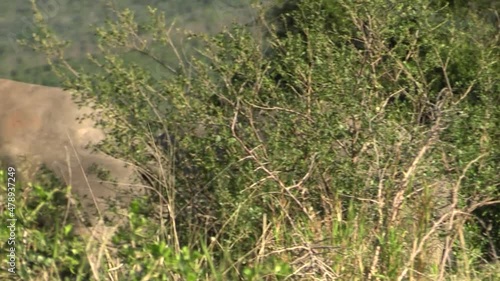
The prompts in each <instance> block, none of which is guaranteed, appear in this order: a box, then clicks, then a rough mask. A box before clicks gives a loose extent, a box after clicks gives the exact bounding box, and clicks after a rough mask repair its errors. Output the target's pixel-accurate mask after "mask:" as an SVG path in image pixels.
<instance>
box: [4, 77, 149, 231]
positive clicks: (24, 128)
mask: <svg viewBox="0 0 500 281" xmlns="http://www.w3.org/2000/svg"><path fill="white" fill-rule="evenodd" d="M93 112H94V113H95V112H96V110H94V109H92V108H90V107H89V106H83V107H81V108H80V107H79V106H78V105H77V104H76V103H75V102H74V101H73V99H72V95H71V93H69V92H66V91H64V90H62V89H60V88H55V87H47V86H41V85H33V84H27V83H22V82H17V81H11V80H5V79H0V162H2V163H3V165H4V166H8V165H13V166H15V167H18V170H20V173H19V175H21V176H22V177H24V178H25V179H23V180H24V181H25V182H26V181H31V180H32V179H33V177H34V175H35V174H36V172H37V171H38V170H39V168H40V167H41V165H42V164H44V165H45V167H47V168H49V169H50V170H52V171H53V172H54V173H55V175H57V176H58V177H59V178H60V179H61V180H62V182H63V183H65V184H68V185H71V186H72V190H73V191H74V193H76V195H77V197H79V198H80V203H81V205H82V209H83V214H84V216H83V217H84V218H85V221H86V223H90V224H91V225H94V224H96V222H97V221H98V220H99V219H100V218H106V219H109V220H112V221H115V220H117V219H119V218H120V217H121V216H116V215H113V214H114V212H110V211H109V210H110V208H111V207H112V205H115V204H116V206H117V207H118V209H120V208H121V209H123V208H126V207H127V205H128V204H129V203H130V200H131V198H133V197H134V196H135V195H137V194H142V191H140V188H138V187H137V186H134V185H135V183H136V182H138V178H139V177H138V175H137V173H136V170H135V169H134V168H133V167H131V166H130V165H128V166H127V165H126V163H125V162H124V161H122V160H119V159H116V158H114V157H111V156H109V155H106V154H104V153H102V152H96V151H93V150H92V149H91V148H89V147H88V145H89V144H96V143H98V142H100V141H102V140H103V139H104V138H105V133H104V131H103V130H102V129H98V128H96V126H95V125H94V124H95V122H94V121H92V120H90V119H83V120H78V119H79V118H80V117H82V116H83V115H84V114H89V113H93ZM94 164H96V165H98V167H101V168H103V169H106V170H108V171H109V173H110V175H111V177H112V178H113V179H115V181H113V182H111V181H102V180H101V179H100V178H98V177H97V175H95V174H92V173H90V170H91V167H93V166H94ZM78 227H80V228H81V227H83V225H82V224H81V221H80V222H77V229H78ZM77 231H78V230H77Z"/></svg>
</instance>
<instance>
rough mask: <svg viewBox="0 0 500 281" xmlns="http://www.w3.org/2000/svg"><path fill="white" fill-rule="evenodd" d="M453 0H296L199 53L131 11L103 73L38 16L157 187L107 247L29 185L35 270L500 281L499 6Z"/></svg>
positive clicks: (115, 146) (72, 73) (115, 151)
mask: <svg viewBox="0 0 500 281" xmlns="http://www.w3.org/2000/svg"><path fill="white" fill-rule="evenodd" d="M455 2H456V3H455V4H454V5H451V4H449V3H448V1H428V0H413V1H387V0H366V1H365V0H358V1H344V0H331V1H318V0H315V1H313V0H303V1H281V3H278V4H277V5H274V6H271V7H269V6H267V7H266V8H262V7H260V8H261V9H260V10H259V11H260V13H259V14H260V16H259V17H258V18H256V20H255V22H253V23H252V24H251V25H246V26H239V25H233V26H230V27H228V28H227V29H225V30H224V31H222V32H220V33H217V34H215V35H206V34H205V35H204V34H199V33H197V34H194V33H193V34H186V36H187V37H186V38H187V39H186V42H193V43H192V44H191V43H190V44H191V45H190V46H194V47H192V48H193V50H194V52H192V53H193V54H192V55H189V56H187V55H185V53H184V52H183V46H182V45H177V44H174V41H173V40H172V38H173V37H174V36H180V35H179V34H177V35H174V34H175V33H176V32H180V31H176V29H172V28H170V26H169V25H167V24H166V20H165V17H164V16H163V15H162V13H161V11H160V10H157V9H154V8H152V7H151V8H149V9H148V10H147V11H148V12H149V16H148V18H147V20H144V21H138V20H137V18H135V16H134V13H133V12H131V11H130V10H128V9H123V10H116V11H115V13H114V14H113V15H112V16H111V17H110V18H109V21H107V22H106V23H105V24H103V25H102V26H100V27H99V28H97V30H96V32H95V36H96V39H97V42H98V45H97V49H98V50H99V54H98V55H92V56H89V58H88V59H89V61H88V63H89V64H93V67H92V68H89V69H92V70H91V71H90V70H89V69H87V68H84V67H81V65H74V64H72V63H71V62H68V60H66V58H65V57H64V52H63V51H62V50H63V48H64V44H63V43H62V41H60V39H58V36H57V35H56V34H54V33H52V32H51V30H50V26H48V25H46V23H45V22H44V20H43V16H41V14H35V21H36V25H37V26H38V27H39V30H38V33H37V34H36V35H35V36H34V37H33V38H32V39H31V40H26V41H24V42H22V43H24V44H26V45H28V46H31V47H33V48H35V49H36V50H38V51H40V52H41V53H44V54H46V55H47V57H48V61H49V63H50V66H51V69H52V71H54V73H56V74H57V75H58V78H59V79H60V81H62V83H63V85H64V86H65V87H67V88H70V89H75V90H77V91H78V95H77V96H78V97H79V98H81V99H83V100H90V99H95V100H96V101H97V102H98V104H99V106H100V107H101V108H102V109H104V110H107V113H108V116H110V117H112V118H110V119H109V120H107V121H106V122H103V123H102V124H100V126H104V127H105V128H107V129H108V130H109V131H110V135H109V138H108V139H107V140H106V142H105V143H104V144H103V145H101V146H100V149H102V150H104V151H105V152H107V153H109V154H111V155H114V156H116V157H120V158H123V159H126V160H127V161H129V162H131V163H134V164H135V165H137V167H139V168H140V170H141V172H142V174H143V175H144V184H145V185H148V186H150V187H151V188H150V189H149V190H150V196H148V197H147V198H138V199H137V201H136V202H135V203H134V204H133V205H132V206H130V214H129V222H127V223H125V224H123V225H120V226H119V228H118V230H117V233H116V234H115V236H114V237H112V238H110V239H109V241H108V242H109V244H110V245H108V246H102V245H101V244H98V243H97V242H96V241H95V239H83V238H81V237H76V236H74V235H73V234H72V232H71V224H70V223H69V222H68V221H65V213H66V208H68V207H67V204H64V203H61V201H62V202H64V201H65V200H64V198H65V196H67V195H66V194H67V191H68V190H67V189H65V188H57V184H54V183H53V182H52V181H50V180H47V178H46V177H44V178H43V180H44V181H43V182H42V183H39V184H34V185H31V186H30V187H27V186H26V187H25V189H24V190H23V191H19V195H18V196H17V198H18V199H17V200H18V205H19V207H18V208H17V209H16V214H17V217H18V219H19V224H20V225H22V227H20V228H18V232H17V237H19V239H20V240H22V241H23V242H22V243H20V244H19V245H18V258H19V264H18V276H19V278H20V279H21V280H499V277H500V266H499V263H498V250H499V245H500V232H499V223H500V213H499V210H500V207H499V206H500V205H499V204H500V196H499V195H500V188H499V184H500V176H499V163H500V128H499V126H500V83H499V81H498V80H499V77H500V66H499V59H498V58H499V57H500V56H499V55H500V52H499V36H500V35H499V23H500V18H499V17H498V12H497V10H495V9H497V8H498V7H497V6H495V5H491V6H489V5H488V4H484V5H480V4H476V5H475V6H466V5H462V4H461V3H459V2H457V1H455ZM486 2H487V1H485V3H486ZM478 3H479V2H478ZM256 9H259V7H256ZM167 50H168V51H167ZM134 53H136V54H140V55H141V56H139V57H140V58H142V59H143V60H147V63H144V61H142V62H141V61H140V59H137V58H136V59H133V60H132V59H129V58H130V57H131V55H130V54H134ZM165 54H174V55H175V57H174V58H175V62H174V63H172V61H173V59H172V57H169V58H165ZM159 135H162V136H163V137H162V138H161V139H158V138H157V136H159ZM4 176H5V175H4ZM4 182H5V181H4V180H2V183H4ZM2 188H3V189H2V190H4V189H5V188H4V187H3V185H2ZM3 192H4V193H5V191H3ZM2 216H3V217H2V221H5V220H6V218H7V215H2ZM47 218H50V219H49V221H50V223H47V220H48V219H47ZM0 233H1V238H2V239H1V240H2V241H5V240H6V238H7V237H8V233H7V232H5V231H4V229H3V230H2V232H0ZM4 274H5V272H2V273H1V275H0V276H6V275H4Z"/></svg>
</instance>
